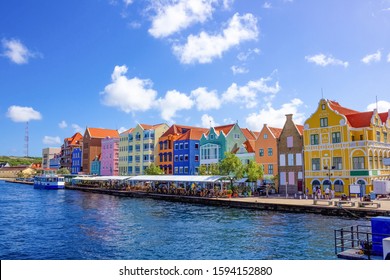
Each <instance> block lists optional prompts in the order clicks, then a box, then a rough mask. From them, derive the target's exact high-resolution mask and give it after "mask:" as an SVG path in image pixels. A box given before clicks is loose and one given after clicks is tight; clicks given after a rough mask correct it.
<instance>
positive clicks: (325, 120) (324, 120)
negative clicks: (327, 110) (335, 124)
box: [320, 118, 328, 127]
mask: <svg viewBox="0 0 390 280" xmlns="http://www.w3.org/2000/svg"><path fill="white" fill-rule="evenodd" d="M320 126H321V127H327V126H328V118H321V119H320Z"/></svg>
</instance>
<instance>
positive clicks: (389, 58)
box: [387, 53, 390, 62]
mask: <svg viewBox="0 0 390 280" xmlns="http://www.w3.org/2000/svg"><path fill="white" fill-rule="evenodd" d="M387 62H390V53H389V54H388V55H387Z"/></svg>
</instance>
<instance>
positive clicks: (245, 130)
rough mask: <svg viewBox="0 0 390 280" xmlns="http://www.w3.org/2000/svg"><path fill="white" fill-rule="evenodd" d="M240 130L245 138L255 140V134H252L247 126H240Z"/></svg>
mask: <svg viewBox="0 0 390 280" xmlns="http://www.w3.org/2000/svg"><path fill="white" fill-rule="evenodd" d="M241 131H242V133H243V134H244V136H245V138H246V139H247V140H256V136H255V134H253V132H252V131H250V130H249V129H248V128H241Z"/></svg>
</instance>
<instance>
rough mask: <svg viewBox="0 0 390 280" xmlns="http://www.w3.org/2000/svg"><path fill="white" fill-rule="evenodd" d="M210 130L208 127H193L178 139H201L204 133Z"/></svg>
mask: <svg viewBox="0 0 390 280" xmlns="http://www.w3.org/2000/svg"><path fill="white" fill-rule="evenodd" d="M207 131H208V129H207V128H200V127H196V128H192V129H190V130H188V131H186V132H185V133H183V134H182V135H181V136H180V137H179V138H177V139H176V141H178V140H200V138H202V135H203V134H204V133H206V132H207Z"/></svg>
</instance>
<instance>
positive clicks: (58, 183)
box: [34, 172, 65, 190]
mask: <svg viewBox="0 0 390 280" xmlns="http://www.w3.org/2000/svg"><path fill="white" fill-rule="evenodd" d="M63 188H65V180H64V177H63V176H58V175H57V174H55V173H54V172H45V173H43V174H42V175H39V176H35V178H34V189H45V190H58V189H63Z"/></svg>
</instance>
